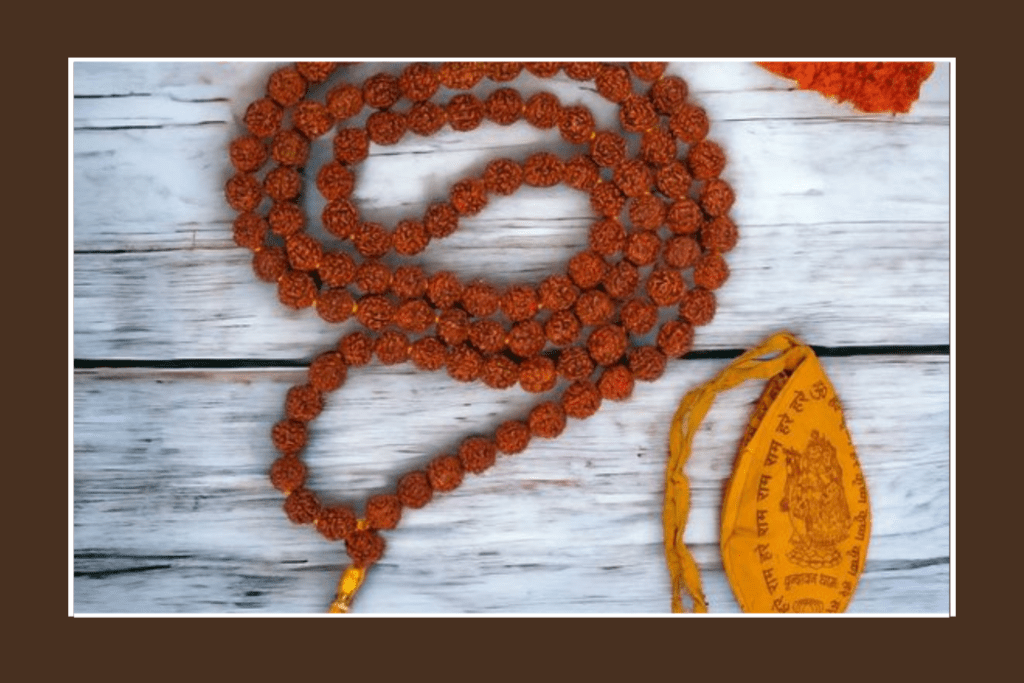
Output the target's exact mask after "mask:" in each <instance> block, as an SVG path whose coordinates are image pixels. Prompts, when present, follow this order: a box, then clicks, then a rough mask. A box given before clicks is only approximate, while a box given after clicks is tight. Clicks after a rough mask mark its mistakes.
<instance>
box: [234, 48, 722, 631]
mask: <svg viewBox="0 0 1024 683" xmlns="http://www.w3.org/2000/svg"><path fill="white" fill-rule="evenodd" d="M338 66H339V65H338V64H335V63H328V62H300V63H298V64H295V65H294V66H287V67H282V68H280V69H278V70H277V71H275V72H274V73H273V74H272V75H271V76H270V79H269V81H268V84H267V89H266V93H265V96H264V97H261V98H260V99H257V100H256V101H255V102H253V103H251V104H250V105H249V106H248V108H247V110H246V112H245V116H244V123H245V127H246V133H245V134H243V135H241V136H240V137H238V138H236V139H235V140H234V141H232V142H231V144H230V149H229V154H230V159H231V163H232V165H233V167H234V169H235V175H233V176H232V177H231V178H230V179H229V180H228V182H227V185H226V188H225V194H226V197H227V201H228V204H229V205H230V206H231V208H232V209H234V210H235V211H237V212H238V216H237V218H236V219H235V220H234V224H233V234H234V240H235V242H236V244H238V245H239V246H240V247H244V248H247V249H249V250H251V251H252V252H253V261H252V265H253V270H254V271H255V273H256V275H257V277H258V278H259V279H260V280H263V281H266V282H269V283H274V284H276V286H277V294H278V298H279V300H280V301H281V303H283V304H284V305H285V306H288V307H290V308H295V309H302V308H314V309H315V310H316V312H317V314H318V315H319V316H320V317H321V318H322V319H323V320H325V321H327V322H329V323H341V322H344V321H346V320H348V319H350V318H355V319H356V320H357V321H358V323H359V325H360V329H359V330H357V331H354V332H351V333H348V334H346V335H345V336H343V337H342V338H341V339H340V340H339V342H338V344H337V346H336V348H334V349H331V350H329V351H326V352H324V353H321V354H320V355H319V356H317V357H316V359H314V360H313V362H312V363H311V364H310V366H309V370H308V374H307V378H306V381H305V382H304V383H303V384H299V385H296V386H294V387H292V388H291V389H289V390H288V392H287V395H286V397H285V406H284V417H283V418H282V419H281V420H280V421H279V422H277V423H276V424H275V425H274V426H273V428H272V430H271V440H272V442H273V445H274V447H275V448H276V449H277V451H278V452H279V454H280V455H279V457H278V458H277V459H276V460H275V461H274V462H273V464H272V466H271V468H270V480H271V483H272V484H273V486H274V487H275V488H277V489H278V490H279V491H281V492H282V493H283V494H284V495H285V499H284V511H285V514H286V515H287V516H288V518H289V519H290V520H291V521H292V522H294V523H296V524H312V525H313V526H314V528H316V530H317V531H319V532H320V533H321V534H322V535H323V536H324V537H325V538H327V539H328V540H331V541H344V542H345V547H346V550H347V553H348V555H349V558H350V560H351V566H350V567H349V569H348V570H346V572H345V573H344V574H343V576H342V579H341V581H340V583H339V586H338V597H337V599H336V600H335V601H334V602H333V603H332V604H331V607H330V610H329V611H331V612H343V611H348V609H349V607H350V606H351V603H352V599H353V597H354V594H355V592H356V591H357V590H358V588H359V586H360V585H361V584H362V582H363V578H364V577H365V572H366V570H367V568H369V567H370V566H371V565H372V564H373V563H375V562H377V561H378V560H379V559H380V558H381V556H382V555H383V553H384V539H383V537H382V536H381V532H382V531H387V530H391V529H394V528H395V527H396V526H397V525H398V523H399V521H400V519H401V516H402V513H403V510H405V509H418V508H421V507H423V506H424V505H426V504H427V503H428V502H430V501H431V500H432V499H433V497H434V495H435V494H443V493H445V492H448V491H452V490H453V489H455V488H456V487H458V486H459V485H460V484H461V483H462V481H463V479H464V478H465V475H466V473H470V474H480V473H482V472H484V471H485V470H487V469H488V468H490V467H491V466H492V465H494V464H495V462H496V459H497V456H498V455H499V454H502V455H513V454H516V453H520V452H522V451H523V450H524V449H525V448H526V447H527V445H528V444H529V442H530V440H531V439H532V438H534V437H536V438H542V439H552V438H555V437H557V436H558V435H559V434H561V433H562V431H563V430H564V429H565V426H566V421H567V419H568V418H572V419H579V420H582V419H586V418H587V417H590V416H591V415H593V414H594V413H596V412H597V411H598V410H599V408H600V406H601V403H602V401H604V400H611V401H623V400H626V399H628V398H629V397H630V396H631V395H632V392H633V388H634V383H635V381H636V380H640V381H654V380H656V379H658V378H659V377H660V376H661V375H662V373H663V372H664V369H665V365H666V362H667V361H668V359H671V358H679V357H681V356H683V355H684V354H686V353H687V352H688V351H689V350H690V349H691V348H692V344H693V338H694V328H695V327H696V326H700V325H706V324H707V323H708V322H710V321H711V319H712V317H713V316H714V313H715V308H716V299H715V293H714V292H715V290H716V289H718V288H719V287H720V286H721V285H722V284H723V283H724V282H725V280H726V278H727V277H728V274H729V269H728V266H727V265H726V262H725V259H724V258H723V254H725V253H727V252H728V251H730V250H731V249H732V248H733V247H734V246H735V245H736V241H737V229H736V225H735V224H734V223H733V222H732V220H731V219H730V218H729V217H728V212H729V209H730V208H731V206H732V204H733V202H734V195H733V192H732V189H731V188H730V187H729V185H728V184H727V183H726V182H725V181H723V180H722V179H721V178H720V174H721V173H722V170H723V168H724V166H725V154H724V152H723V151H722V149H721V147H719V146H718V145H717V144H715V143H714V142H711V141H709V140H707V139H706V136H707V133H708V128H709V126H708V119H707V116H706V114H705V112H704V110H703V109H701V108H700V107H698V106H695V105H693V104H691V103H689V102H687V96H688V88H687V85H686V83H685V82H684V81H683V80H682V79H681V78H679V77H677V76H673V75H666V74H665V73H664V71H665V67H666V65H665V64H664V63H657V62H634V63H630V64H628V65H624V64H610V63H597V62H527V63H518V62H446V63H442V64H426V63H416V64H410V65H409V66H407V67H405V68H404V70H403V71H402V72H401V74H400V75H398V76H394V75H391V74H388V73H384V72H381V73H377V74H374V75H372V76H370V77H369V78H367V79H365V80H364V81H363V82H362V84H356V83H350V82H346V81H341V82H339V83H338V84H337V85H334V86H333V87H331V88H330V90H329V91H328V92H327V93H326V96H325V97H324V98H323V101H319V100H315V99H311V98H310V97H309V91H310V89H311V87H313V86H316V85H319V84H325V83H327V81H328V79H330V78H332V77H333V76H334V75H335V71H336V69H337V67H338ZM524 71H526V72H528V73H529V74H532V76H534V77H537V78H540V79H546V78H552V77H554V76H555V75H556V74H558V73H559V72H560V71H561V72H564V74H565V75H566V76H567V77H569V78H571V79H573V80H577V81H587V82H592V83H593V85H594V87H595V88H596V90H597V92H598V93H599V94H600V95H601V96H602V97H604V98H605V99H607V100H608V101H610V102H612V103H615V104H616V105H618V113H619V117H618V119H619V124H620V126H621V130H598V129H597V127H596V124H595V119H594V116H593V114H592V113H591V111H590V110H589V109H588V108H587V107H585V106H582V105H579V104H563V103H562V102H560V101H559V100H558V98H557V97H555V96H554V95H553V94H551V93H548V92H545V91H541V92H537V93H536V94H534V95H532V96H530V97H528V98H524V96H523V95H522V94H521V93H520V92H519V91H518V90H516V89H514V88H512V87H510V86H507V85H503V86H502V87H499V88H498V89H497V90H494V91H493V92H492V93H491V94H490V95H488V96H487V97H486V98H485V99H483V100H481V99H480V98H478V97H477V96H475V95H474V94H473V88H474V87H475V86H476V85H477V84H478V83H479V82H480V81H482V80H483V79H485V78H486V79H490V80H491V81H493V82H495V83H502V84H507V83H510V82H512V81H515V80H516V79H517V78H520V77H521V76H522V73H523V72H524ZM339 80H340V79H339ZM442 88H446V89H448V90H449V91H452V94H450V95H449V97H448V99H447V101H445V102H442V101H440V97H439V94H440V93H443V91H442ZM364 109H369V110H370V111H369V113H368V115H367V116H366V119H365V125H364V126H363V127H357V126H354V125H351V122H350V119H352V118H353V117H355V116H356V115H358V114H360V113H361V112H362V111H363V110H364ZM519 120H525V121H526V122H528V123H529V124H530V125H532V126H535V127H537V128H542V129H557V130H558V132H559V134H560V136H561V137H562V138H563V139H564V140H565V141H566V142H568V143H570V144H572V145H574V146H575V147H576V148H577V149H578V153H577V154H576V155H575V156H572V157H571V158H566V159H563V158H561V157H559V156H558V155H555V154H552V153H550V152H537V153H534V154H531V155H530V156H528V157H527V158H525V159H524V160H522V161H521V162H519V161H515V160H512V159H507V158H498V159H494V160H492V161H491V162H490V163H488V164H487V166H486V168H485V169H484V171H483V173H482V174H480V175H479V176H474V177H467V178H464V179H462V180H459V181H458V182H456V183H454V184H453V185H452V186H451V188H450V191H449V194H448V196H447V197H441V198H435V201H433V202H432V203H430V205H429V206H428V208H427V210H426V211H425V212H424V214H423V216H422V217H420V218H418V219H416V218H409V219H405V220H401V221H399V222H398V223H397V224H396V225H395V226H394V227H393V228H387V227H385V226H382V225H380V224H378V223H375V222H372V221H365V220H363V218H362V217H361V215H360V211H359V207H358V206H357V205H356V204H355V202H354V201H353V200H352V192H353V189H354V187H355V180H356V176H355V171H356V168H357V167H358V166H359V164H360V163H361V162H363V161H365V160H366V159H367V158H368V156H369V155H370V153H371V151H372V150H373V149H374V147H375V146H388V145H394V144H396V143H398V142H399V141H400V140H402V139H403V138H404V137H406V136H407V135H418V136H429V135H432V134H434V133H436V132H438V131H440V130H441V129H442V128H444V127H445V126H448V127H450V128H451V129H453V130H455V131H471V130H474V129H476V128H478V127H479V126H481V125H484V124H485V122H490V123H492V124H495V125H499V126H508V125H512V124H514V123H516V122H517V121H519ZM332 130H333V131H334V137H333V140H332V149H333V159H332V160H331V161H330V162H328V163H326V164H324V165H323V166H322V167H321V168H320V169H318V170H317V172H316V174H315V186H316V189H317V191H318V192H319V193H320V194H321V195H322V196H323V198H324V199H326V200H327V205H326V207H325V208H324V210H323V212H322V213H321V215H320V217H319V218H320V221H321V224H322V226H323V228H324V229H325V230H326V231H327V232H328V233H329V234H330V235H332V236H333V237H335V238H338V239H340V240H342V244H343V248H342V249H340V250H331V249H328V247H327V246H325V245H324V244H321V243H320V242H319V241H318V240H316V239H315V238H314V237H313V236H312V235H311V234H309V232H307V229H306V228H307V223H308V221H309V218H308V217H307V216H306V215H305V213H304V211H303V210H302V209H301V208H300V206H299V203H298V200H299V198H300V196H302V195H303V193H304V192H306V191H307V190H306V189H305V187H304V178H303V173H304V171H306V170H307V164H308V162H309V155H310V145H311V142H312V141H313V140H316V139H318V138H320V137H322V136H324V135H326V134H328V133H329V132H330V131H332ZM631 134H632V135H637V136H639V141H640V144H639V150H638V152H637V153H636V154H635V155H631V154H630V152H629V149H628V148H629V145H628V144H627V136H629V135H631ZM559 183H562V184H565V185H568V186H569V187H571V188H574V189H576V190H579V191H582V192H586V193H588V195H589V198H590V205H591V207H592V208H593V210H594V212H595V214H596V220H595V221H594V223H593V224H592V226H591V228H590V231H589V239H588V246H587V248H586V249H584V250H583V251H581V252H579V253H578V254H576V255H574V256H573V257H572V258H571V259H570V260H569V262H568V264H567V268H566V271H565V273H562V274H552V275H550V276H548V277H546V278H545V279H543V280H542V281H541V282H539V283H537V284H515V285H512V286H509V287H497V286H495V285H493V284H491V283H488V282H486V281H483V280H473V281H470V282H463V281H461V280H460V279H459V278H458V276H457V275H455V274H454V273H452V272H448V271H438V272H435V273H429V274H428V273H426V272H424V271H423V270H422V269H421V268H420V267H418V266H417V265H415V264H413V263H406V264H403V265H401V266H398V267H396V268H394V269H392V268H391V267H390V266H388V265H387V264H386V263H385V261H384V260H383V257H385V256H388V255H390V254H392V253H393V254H394V255H395V256H396V257H399V258H403V259H405V258H408V257H413V256H415V255H417V254H419V253H421V252H422V251H423V250H424V249H425V248H426V247H427V245H428V244H429V243H430V242H431V240H435V239H444V238H445V237H447V236H449V235H451V234H452V233H454V232H455V231H456V230H457V229H458V227H459V222H460V219H462V218H464V217H468V216H473V215H476V214H478V213H480V212H481V211H482V210H483V209H484V208H485V207H486V206H487V204H488V202H489V200H490V199H491V198H493V197H500V196H509V195H512V194H514V193H515V192H516V191H517V190H518V189H520V188H521V187H523V186H532V187H551V186H554V185H557V184H559ZM662 309H670V310H673V311H674V315H673V317H672V319H670V320H668V321H666V322H664V323H662V324H661V325H660V327H658V320H659V312H660V310H662ZM655 327H658V329H657V332H656V334H655V335H654V339H655V341H654V343H653V344H645V343H640V338H641V337H644V336H645V335H648V334H650V333H651V332H653V331H654V329H655ZM374 357H376V359H377V360H378V361H379V362H381V363H383V364H386V365H392V364H398V363H404V362H408V361H411V362H412V363H413V364H414V365H415V366H416V367H417V368H418V369H420V370H424V371H428V372H433V371H439V370H441V369H442V368H444V369H446V371H447V373H448V375H449V376H450V377H451V378H452V379H454V380H456V381H459V382H474V381H482V382H483V383H484V384H486V385H487V386H489V387H492V388H494V389H499V390H503V389H509V388H510V387H512V386H514V385H516V384H518V385H519V386H520V387H521V388H522V389H523V390H525V391H527V392H531V393H537V394H544V393H548V392H550V391H552V390H554V389H555V388H556V387H557V386H559V384H560V383H561V384H564V385H565V386H564V389H563V390H562V393H561V395H560V396H559V397H558V398H550V397H547V398H546V399H545V400H542V401H541V402H540V403H538V404H537V405H536V406H535V407H534V408H533V409H532V410H530V411H529V413H528V414H527V415H525V416H523V418H522V419H519V420H509V421H506V422H504V423H503V424H501V425H500V426H498V428H497V429H496V430H495V431H494V433H493V434H491V435H489V436H480V435H474V436H469V437H467V438H466V439H465V440H464V441H463V442H462V444H461V445H460V446H459V448H458V450H457V452H455V453H444V454H438V455H436V456H435V457H434V458H433V459H432V460H430V461H429V462H428V463H427V464H426V466H425V467H423V468H422V469H418V470H414V471H411V472H408V473H406V474H404V475H403V476H401V477H400V478H399V479H398V480H397V482H396V485H395V487H394V491H393V492H392V493H388V494H382V495H375V496H372V497H370V498H369V499H368V500H367V501H366V502H365V504H364V510H363V514H362V517H359V516H357V514H356V511H355V510H353V509H352V508H350V507H348V506H344V505H325V504H323V503H321V500H320V498H319V497H318V496H317V494H315V493H314V492H313V491H311V490H309V489H308V488H306V486H305V483H306V478H307V469H306V466H305V464H304V463H303V462H302V460H301V458H300V453H301V452H302V450H303V448H304V447H305V446H306V443H307V440H308V425H309V423H310V422H311V421H312V420H313V419H315V418H316V417H317V416H318V415H319V414H320V412H321V411H322V410H323V408H324V402H325V400H326V397H327V395H328V394H330V393H331V392H333V391H335V390H337V389H338V388H340V387H341V386H342V385H343V384H344V383H345V380H346V378H347V376H348V373H349V371H350V370H351V369H352V368H356V367H359V366H362V365H366V364H367V363H369V362H371V360H372V359H373V358H374Z"/></svg>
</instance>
